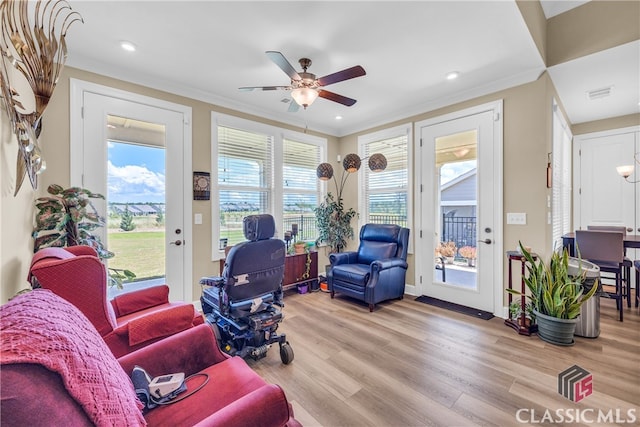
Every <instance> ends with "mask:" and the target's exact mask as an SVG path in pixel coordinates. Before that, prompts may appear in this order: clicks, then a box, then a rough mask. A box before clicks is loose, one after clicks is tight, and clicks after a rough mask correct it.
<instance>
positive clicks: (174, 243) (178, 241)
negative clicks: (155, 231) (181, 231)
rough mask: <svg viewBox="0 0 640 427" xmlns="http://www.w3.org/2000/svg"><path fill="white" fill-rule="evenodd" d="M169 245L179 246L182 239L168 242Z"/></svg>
mask: <svg viewBox="0 0 640 427" xmlns="http://www.w3.org/2000/svg"><path fill="white" fill-rule="evenodd" d="M169 244H170V245H176V246H180V245H181V244H182V240H180V239H178V240H176V241H175V242H169Z"/></svg>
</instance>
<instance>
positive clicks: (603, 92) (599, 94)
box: [587, 86, 613, 101]
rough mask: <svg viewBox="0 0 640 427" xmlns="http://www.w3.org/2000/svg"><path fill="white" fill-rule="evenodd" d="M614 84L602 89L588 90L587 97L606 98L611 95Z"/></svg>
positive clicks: (591, 98) (592, 98)
mask: <svg viewBox="0 0 640 427" xmlns="http://www.w3.org/2000/svg"><path fill="white" fill-rule="evenodd" d="M612 91H613V86H607V87H603V88H601V89H595V90H590V91H588V92H587V97H588V98H589V99H590V100H591V101H593V100H594V99H601V98H606V97H607V96H610V95H611V92H612Z"/></svg>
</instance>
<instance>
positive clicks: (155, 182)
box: [72, 91, 193, 300]
mask: <svg viewBox="0 0 640 427" xmlns="http://www.w3.org/2000/svg"><path fill="white" fill-rule="evenodd" d="M148 101H149V99H145V102H136V101H135V100H129V99H123V98H122V97H118V96H109V95H106V94H98V93H93V92H92V91H84V92H83V93H82V106H83V115H82V116H83V117H82V130H81V134H82V142H81V148H80V149H79V151H80V152H81V155H78V156H77V157H78V158H77V163H78V164H79V166H77V167H73V164H72V169H80V170H81V171H82V175H81V179H80V181H81V184H80V185H82V186H83V187H85V188H88V189H89V190H91V191H93V192H96V193H100V194H103V195H104V196H105V200H98V199H96V201H95V203H94V205H95V206H96V208H97V209H98V211H99V213H100V214H101V215H103V216H104V217H105V218H106V219H107V227H105V228H104V229H102V230H101V232H102V235H101V236H100V238H101V239H102V240H103V241H106V242H107V248H108V249H109V250H111V251H112V252H114V253H115V257H113V258H111V259H110V260H108V261H107V265H108V267H110V268H116V269H126V270H130V271H132V272H133V273H134V274H135V275H136V278H135V279H134V281H133V282H130V283H126V284H125V291H129V290H135V289H139V288H143V287H147V286H153V285H156V284H159V283H166V284H167V285H169V288H170V299H171V300H191V298H192V296H191V295H192V293H193V291H192V285H191V280H190V276H191V271H190V270H189V269H187V268H185V264H186V261H185V260H186V259H187V258H188V257H189V256H190V251H191V242H190V240H191V239H190V234H191V228H190V224H188V223H186V224H185V218H186V219H188V218H190V211H191V209H190V208H191V205H190V203H185V186H186V183H185V181H186V178H185V176H186V174H185V172H184V168H185V161H184V160H185V159H184V157H185V151H187V152H190V151H189V150H185V148H184V147H185V132H184V126H185V112H179V111H175V110H173V109H167V108H165V107H164V106H163V105H159V106H154V105H150V103H149V102H148ZM160 102H161V101H160ZM189 113H190V111H189ZM72 140H73V138H72ZM72 163H73V162H72ZM188 183H189V184H190V180H189V181H188ZM187 200H189V199H187ZM187 207H188V209H185V208H187ZM186 210H188V213H187V214H185V213H186V212H185V211H186ZM187 215H188V216H187ZM116 292H118V291H116V290H115V289H110V294H111V295H113V294H115V293H116Z"/></svg>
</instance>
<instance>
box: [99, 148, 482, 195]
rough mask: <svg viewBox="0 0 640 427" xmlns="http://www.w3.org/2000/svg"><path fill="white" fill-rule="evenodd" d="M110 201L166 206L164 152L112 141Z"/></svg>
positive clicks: (452, 171)
mask: <svg viewBox="0 0 640 427" xmlns="http://www.w3.org/2000/svg"><path fill="white" fill-rule="evenodd" d="M108 155H109V164H108V179H107V187H108V189H107V199H108V201H109V202H110V203H145V202H151V203H164V201H165V197H164V186H165V165H164V149H163V148H160V147H158V148H156V147H149V146H140V145H135V144H127V143H120V142H113V141H109V152H108ZM476 165H477V162H476V160H470V161H466V162H459V163H448V164H446V165H444V166H443V167H442V169H441V177H442V181H441V182H442V184H446V183H447V182H449V181H451V180H452V179H454V178H456V177H457V176H460V175H462V174H463V173H465V172H467V171H469V170H471V169H473V168H475V167H476Z"/></svg>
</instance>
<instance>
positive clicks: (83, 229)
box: [33, 184, 136, 288]
mask: <svg viewBox="0 0 640 427" xmlns="http://www.w3.org/2000/svg"><path fill="white" fill-rule="evenodd" d="M47 192H48V193H49V194H51V196H48V197H40V198H38V199H37V200H36V208H37V212H36V218H35V220H36V221H35V222H36V225H35V229H34V231H33V238H34V244H33V250H34V252H37V251H38V250H39V249H42V248H49V247H67V246H77V245H86V246H91V247H92V248H93V249H95V250H96V252H97V253H98V256H99V257H100V259H102V260H104V259H109V258H113V257H114V256H115V254H114V253H113V252H111V251H109V250H108V249H107V248H106V247H105V246H104V244H103V243H102V241H101V240H100V238H99V237H98V236H95V235H94V234H93V231H94V230H96V229H98V228H100V227H104V225H105V220H104V218H102V217H101V216H100V215H99V214H98V211H97V210H96V208H95V207H94V206H93V203H92V202H91V199H104V196H103V195H101V194H97V193H93V192H91V191H89V190H87V189H84V188H79V187H71V188H67V189H65V188H62V187H61V186H60V185H57V184H52V185H50V186H49V187H48V188H47ZM135 277H136V275H135V274H134V273H132V272H131V271H129V270H123V269H115V268H109V285H110V286H117V287H118V288H122V282H123V281H128V280H131V279H133V278H135Z"/></svg>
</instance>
